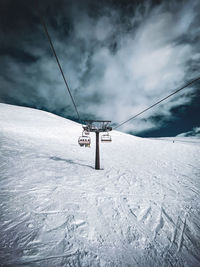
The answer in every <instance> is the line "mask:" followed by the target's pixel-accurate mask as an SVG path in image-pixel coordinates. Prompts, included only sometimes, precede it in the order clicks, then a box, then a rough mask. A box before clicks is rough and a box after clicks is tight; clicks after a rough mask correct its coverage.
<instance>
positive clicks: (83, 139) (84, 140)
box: [78, 135, 91, 147]
mask: <svg viewBox="0 0 200 267" xmlns="http://www.w3.org/2000/svg"><path fill="white" fill-rule="evenodd" d="M78 143H79V145H80V146H81V147H83V146H85V147H90V144H91V138H90V137H89V136H84V135H82V136H80V137H79V139H78Z"/></svg>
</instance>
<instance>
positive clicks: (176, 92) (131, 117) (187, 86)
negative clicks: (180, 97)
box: [113, 77, 200, 130]
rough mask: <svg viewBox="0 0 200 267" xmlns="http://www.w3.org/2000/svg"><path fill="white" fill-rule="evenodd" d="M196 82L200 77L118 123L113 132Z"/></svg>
mask: <svg viewBox="0 0 200 267" xmlns="http://www.w3.org/2000/svg"><path fill="white" fill-rule="evenodd" d="M198 80H200V77H197V78H196V79H194V80H192V81H191V82H189V83H187V84H185V85H184V86H183V87H181V88H179V89H178V90H176V91H174V92H173V93H171V94H170V95H168V96H166V97H164V98H162V99H161V100H159V101H158V102H156V103H155V104H153V105H151V106H150V107H148V108H146V109H144V110H143V111H141V112H139V113H138V114H136V115H134V116H133V117H131V118H130V119H128V120H126V121H124V122H122V123H120V124H119V125H117V126H116V127H114V128H113V130H115V129H117V128H119V127H120V126H122V125H124V124H125V123H127V122H129V121H130V120H133V119H135V118H136V117H138V116H139V115H141V114H142V113H144V112H146V111H147V110H149V109H151V108H153V107H155V106H156V105H158V104H160V103H161V102H162V101H164V100H166V99H167V98H169V97H171V96H173V95H175V94H176V93H178V92H179V91H181V90H183V89H185V88H186V87H188V86H189V85H191V84H192V83H194V82H196V81H198Z"/></svg>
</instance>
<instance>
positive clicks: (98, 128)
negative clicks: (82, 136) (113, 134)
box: [83, 120, 112, 170]
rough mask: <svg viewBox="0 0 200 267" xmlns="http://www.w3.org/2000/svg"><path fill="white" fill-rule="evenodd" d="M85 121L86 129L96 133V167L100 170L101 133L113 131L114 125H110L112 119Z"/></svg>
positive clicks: (84, 127)
mask: <svg viewBox="0 0 200 267" xmlns="http://www.w3.org/2000/svg"><path fill="white" fill-rule="evenodd" d="M84 123H85V124H86V125H85V126H83V129H84V131H86V132H94V133H95V134H96V152H95V169H96V170H100V149H99V133H101V132H109V131H112V127H110V126H108V125H109V124H110V123H111V121H101V120H84Z"/></svg>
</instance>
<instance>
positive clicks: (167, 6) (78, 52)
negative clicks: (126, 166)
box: [0, 0, 200, 137]
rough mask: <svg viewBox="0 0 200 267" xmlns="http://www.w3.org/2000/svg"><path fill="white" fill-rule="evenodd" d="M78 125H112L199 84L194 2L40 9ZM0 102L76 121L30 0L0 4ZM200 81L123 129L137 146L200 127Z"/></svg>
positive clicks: (58, 2) (87, 1)
mask: <svg viewBox="0 0 200 267" xmlns="http://www.w3.org/2000/svg"><path fill="white" fill-rule="evenodd" d="M39 6H40V10H41V13H42V14H43V17H44V20H45V22H46V25H47V28H48V31H49V34H50V36H51V39H52V41H53V44H54V47H55V50H56V52H57V55H58V58H59V60H60V63H61V65H62V68H63V71H64V73H65V76H66V79H67V82H68V85H69V87H70V89H71V92H72V95H73V97H74V99H75V102H76V104H77V108H78V111H79V113H80V115H81V118H82V119H106V120H111V121H112V123H113V125H117V124H118V123H121V122H123V121H125V120H127V119H129V118H130V117H132V116H133V115H135V114H136V113H138V112H140V111H142V110H143V109H145V108H147V107H148V106H150V105H152V104H154V103H155V102H157V101H158V100H160V99H161V98H163V97H165V96H167V95H168V94H170V93H172V92H173V91H175V90H176V89H178V88H179V87H182V86H183V85H184V84H186V83H187V82H189V81H190V80H192V79H194V78H196V77H198V76H200V71H199V67H200V39H199V36H200V19H199V16H198V14H199V12H200V2H199V1H198V0H191V1H190V0H187V1H170V0H166V1H164V0H163V1H148V0H145V1H139V0H137V1H136V0H132V1H130V0H106V1H104V0H102V1H97V0H84V1H83V0H82V1H81V0H79V1H78V0H48V1H47V0H43V1H39ZM0 62H1V64H0V102H2V103H8V104H14V105H20V106H27V107H32V108H37V109H41V110H45V111H49V112H52V113H55V114H57V115H60V116H63V117H66V118H69V119H72V120H76V119H77V116H76V112H75V110H74V107H73V105H72V102H71V99H70V97H69V94H68V92H67V90H66V87H65V85H64V82H63V79H62V76H61V74H60V72H59V69H58V67H57V64H56V61H55V58H54V56H53V54H52V51H51V49H50V46H49V43H48V40H47V37H46V36H45V33H44V29H43V27H42V25H41V21H40V18H39V14H38V8H37V4H36V0H20V1H15V0H2V1H1V2H0ZM199 87H200V82H196V83H195V84H193V85H191V86H190V87H188V88H187V89H184V90H183V91H181V92H179V93H178V94H177V95H175V96H173V97H172V98H170V99H168V100H167V101H165V102H163V103H162V104H161V105H159V106H157V107H155V108H154V109H152V110H150V111H148V112H146V113H144V114H143V115H142V116H140V117H138V118H137V119H134V120H132V121H131V122H129V123H127V124H124V125H123V126H122V127H121V128H119V129H118V130H121V131H123V132H127V133H131V134H134V135H138V136H144V137H156V136H175V135H178V134H182V133H189V132H191V133H192V135H194V133H195V132H197V133H198V131H195V130H194V129H198V127H200V116H199V113H200V90H199Z"/></svg>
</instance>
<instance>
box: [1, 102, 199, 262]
mask: <svg viewBox="0 0 200 267" xmlns="http://www.w3.org/2000/svg"><path fill="white" fill-rule="evenodd" d="M81 132H82V129H81V126H80V125H79V124H77V123H74V122H72V121H69V120H66V119H63V118H60V117H58V116H55V115H52V114H50V113H47V112H43V111H39V110H34V109H29V108H23V107H16V106H11V105H5V104H0V234H1V238H0V265H2V266H5V265H6V266H7V265H8V266H21V265H23V266H48V267H49V266H142V267H143V266H200V251H199V248H200V220H199V219H200V157H199V154H200V146H199V143H198V142H196V143H195V142H194V143H193V142H184V141H182V142H176V141H175V142H174V143H173V142H172V141H170V140H166V141H165V140H150V139H143V138H138V137H134V136H131V135H127V134H123V133H120V132H116V131H114V132H112V138H113V142H112V143H111V144H102V145H101V148H100V150H101V166H102V168H103V169H102V170H99V171H96V170H94V168H93V166H94V153H95V150H94V148H95V143H94V136H93V137H92V138H93V139H92V148H91V149H90V148H81V147H79V146H78V144H77V139H78V136H79V135H80V134H81Z"/></svg>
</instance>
